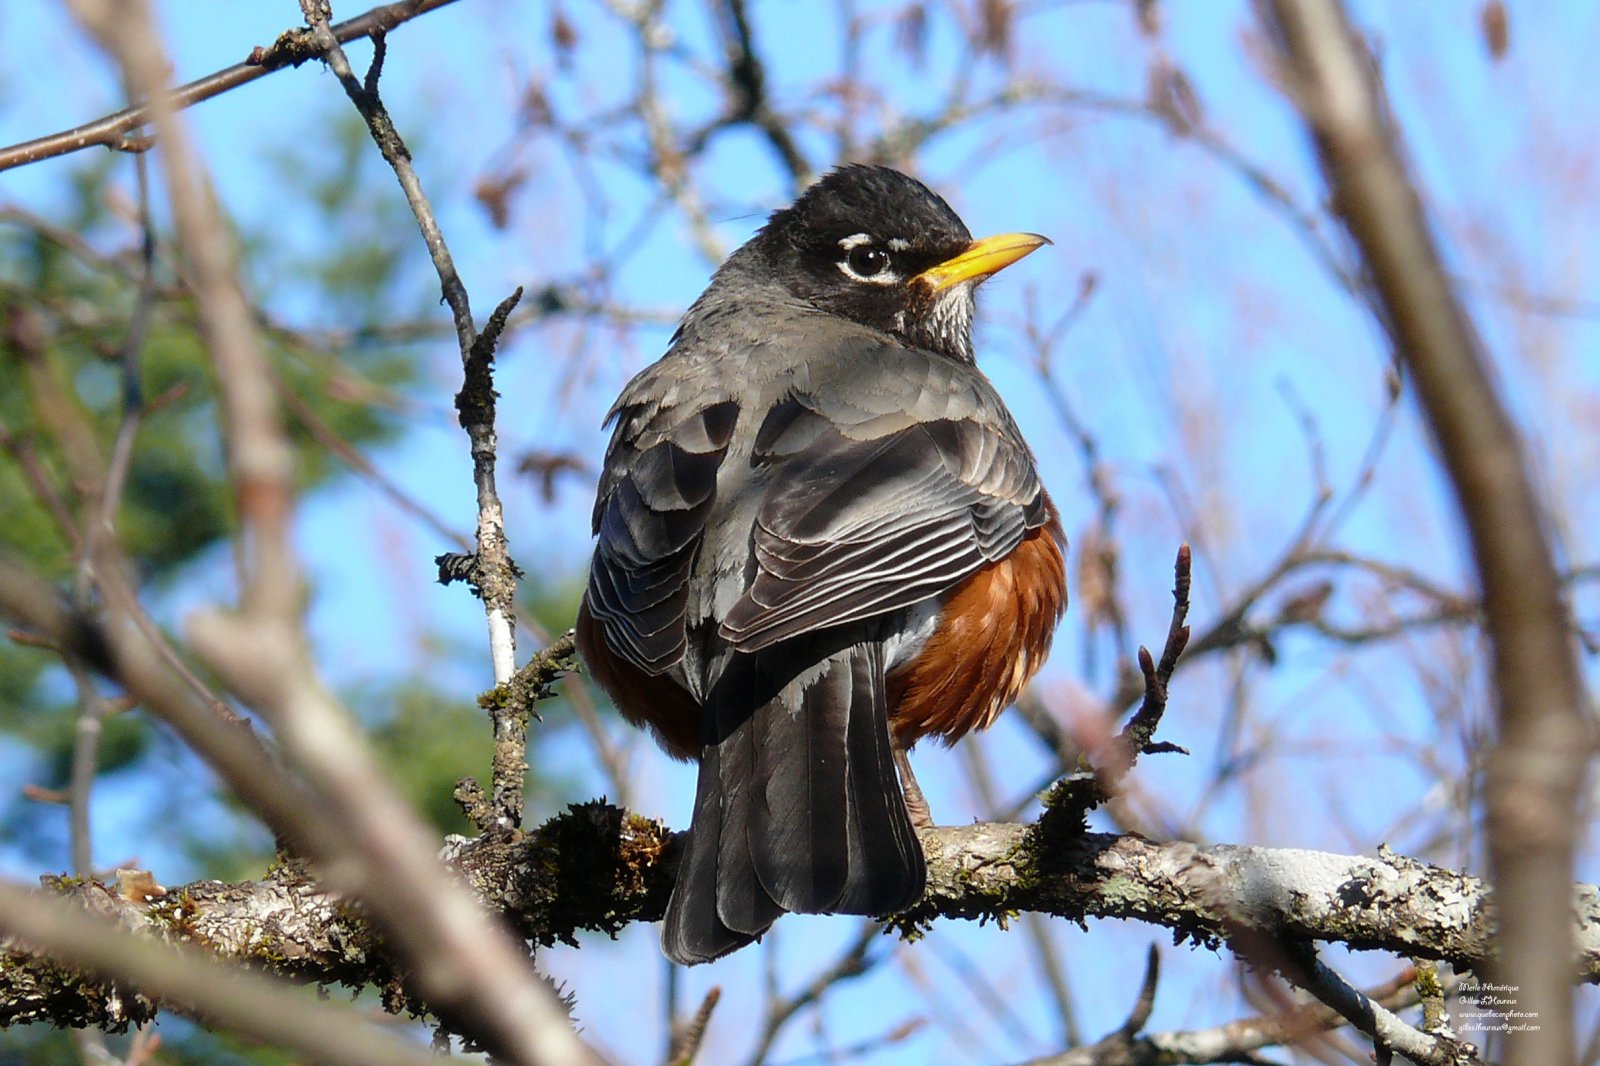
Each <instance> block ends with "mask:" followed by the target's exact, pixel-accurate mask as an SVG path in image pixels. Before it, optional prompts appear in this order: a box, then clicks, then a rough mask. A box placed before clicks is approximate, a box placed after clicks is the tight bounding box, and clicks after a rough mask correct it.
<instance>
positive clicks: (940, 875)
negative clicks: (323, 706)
mask: <svg viewBox="0 0 1600 1066" xmlns="http://www.w3.org/2000/svg"><path fill="white" fill-rule="evenodd" d="M921 838H922V844H923V847H924V849H925V850H926V852H927V855H928V892H927V895H926V897H925V898H924V899H923V901H922V902H921V903H919V904H918V905H917V906H916V907H914V908H912V910H911V911H909V912H907V913H906V914H903V915H899V916H896V917H895V918H893V919H892V920H891V926H892V927H895V928H899V929H901V930H902V931H914V930H919V929H924V928H926V927H927V926H928V925H929V924H930V923H932V922H933V921H935V920H938V919H941V918H946V919H947V918H967V919H979V920H990V919H993V920H997V921H1000V922H1005V921H1009V920H1010V919H1011V918H1012V917H1014V916H1015V915H1016V914H1017V913H1018V912H1021V911H1038V912H1041V913H1044V914H1050V915H1054V916H1056V917H1059V918H1066V919H1068V920H1071V921H1079V922H1081V921H1086V920H1087V919H1089V918H1123V919H1133V920H1138V921H1143V922H1148V923H1149V924H1151V925H1156V926H1160V927H1162V928H1164V929H1167V930H1170V931H1171V932H1172V933H1173V934H1175V935H1176V936H1177V937H1178V938H1179V939H1187V940H1189V941H1191V942H1193V943H1195V944H1199V945H1206V946H1216V945H1220V944H1223V943H1225V942H1228V941H1229V940H1230V939H1234V938H1238V937H1240V936H1242V935H1246V934H1248V935H1250V936H1251V937H1253V938H1256V939H1260V938H1263V937H1268V938H1272V939H1275V940H1277V941H1280V942H1285V943H1295V942H1301V943H1309V942H1314V941H1326V942H1331V943H1342V944H1346V945H1349V946H1351V947H1354V948H1360V949H1367V950H1378V951H1387V952H1390V953H1393V954H1396V955H1400V956H1410V957H1422V958H1430V959H1440V960H1443V961H1447V962H1449V963H1451V964H1452V965H1453V966H1454V967H1455V968H1456V969H1458V970H1465V969H1477V968H1480V967H1482V966H1484V965H1485V963H1486V962H1487V961H1488V960H1489V955H1490V951H1491V947H1490V945H1491V942H1492V938H1493V921H1494V913H1493V908H1492V906H1491V902H1490V893H1489V890H1488V888H1487V887H1486V886H1485V884H1484V883H1483V882H1482V881H1480V880H1479V879H1477V878H1474V877H1470V876H1467V875H1465V874H1461V873H1457V872H1455V871H1452V870H1446V869H1442V868H1440V867H1436V866H1430V865H1428V864H1426V863H1421V862H1417V861H1415V860H1412V859H1407V858H1403V857H1401V856H1398V855H1394V854H1392V853H1388V852H1384V853H1382V854H1380V855H1379V856H1378V857H1376V858H1366V857H1362V856H1352V855H1336V854H1330V853H1326V852H1315V851H1301V850H1295V849H1287V848H1256V847H1233V846H1227V845H1218V846H1213V847H1198V846H1196V845H1192V844H1184V843H1173V844H1156V843H1153V842H1151V841H1149V840H1145V839H1143V838H1141V837H1138V836H1133V835H1128V836H1114V835H1110V834H1099V833H1091V834H1086V835H1085V836H1083V837H1081V838H1080V839H1078V840H1076V841H1074V842H1071V843H1068V844H1064V845H1059V846H1052V847H1051V848H1050V849H1049V850H1044V849H1043V848H1042V846H1041V843H1040V835H1039V834H1038V833H1037V832H1036V831H1035V827H1032V826H1026V825H1016V824H1005V823H993V822H988V823H979V824H976V825H970V826H960V827H953V828H938V829H930V830H925V831H923V832H922V833H921ZM445 857H446V859H447V861H448V862H449V863H450V865H451V866H452V867H453V868H454V869H455V870H456V871H457V872H458V873H459V874H460V875H461V876H462V878H463V879H464V880H465V881H466V882H467V883H468V884H470V885H471V886H472V888H473V890H474V891H475V892H476V893H477V894H478V896H479V898H480V899H482V900H483V901H484V903H485V905H486V906H488V907H489V908H490V909H491V910H494V911H498V912H500V913H501V914H503V915H504V916H505V918H506V920H507V921H509V922H510V923H511V924H512V925H513V926H514V927H515V928H516V929H517V931H518V932H519V933H520V934H521V935H523V936H526V937H528V938H529V939H531V940H533V941H535V942H537V943H540V944H547V945H548V944H555V943H558V942H560V943H573V942H575V941H576V939H577V936H578V934H579V933H580V932H582V931H585V930H587V931H593V932H601V933H606V934H610V935H615V934H616V933H617V932H619V931H620V930H621V929H623V928H625V927H626V926H628V925H629V924H631V923H634V922H650V921H657V920H659V919H660V917H661V915H662V914H663V912H664V911H665V909H666V902H667V896H668V894H669V893H670V891H671V887H672V877H673V874H674V870H675V866H676V863H677V837H676V835H675V834H673V833H671V832H669V831H668V830H666V829H665V828H664V827H663V826H662V825H661V824H660V823H658V822H654V821H651V820H649V819H645V818H641V817H639V816H637V815H632V814H629V813H627V812H625V811H623V810H621V809H619V808H616V807H612V806H610V805H608V804H605V803H600V802H596V803H589V804H583V805H578V806H573V807H572V808H570V809H569V810H568V812H567V813H566V814H563V815H561V816H559V817H557V818H554V819H552V820H551V821H550V822H547V823H546V824H545V825H544V826H542V827H540V828H539V829H537V830H534V831H532V832H530V833H528V834H527V835H526V836H525V837H524V838H523V839H522V840H520V841H517V842H511V841H506V840H494V839H490V838H486V837H485V838H478V839H475V840H465V839H462V838H454V839H453V841H452V842H451V843H450V844H449V845H448V846H447V848H446V855H445ZM166 898H167V899H168V900H181V901H182V906H181V912H182V917H181V920H178V919H176V918H175V917H174V914H173V911H172V907H171V906H170V905H163V906H162V907H157V908H149V907H133V906H131V905H130V906H128V907H126V908H124V911H125V913H123V914H121V915H120V917H121V918H122V919H123V921H124V923H125V924H129V925H131V926H133V927H135V928H147V929H151V930H153V931H159V932H161V933H163V934H164V935H167V936H174V935H176V936H178V937H180V938H184V939H189V940H192V941H194V942H197V943H202V944H205V945H207V946H208V947H209V948H210V949H211V950H212V951H213V952H214V953H216V954H217V955H219V956H221V957H223V958H229V959H235V960H240V961H247V962H249V963H250V964H251V965H252V966H255V967H259V968H264V969H267V970H270V971H273V972H275V973H277V974H279V975H280V976H283V977H286V978H290V979H292V980H297V981H316V982H320V983H339V984H351V983H360V982H363V981H366V982H372V983H376V984H379V985H382V984H385V983H387V982H388V981H390V980H391V979H392V977H393V970H392V967H391V965H390V963H389V962H388V961H387V956H386V953H385V952H384V951H383V950H382V945H381V943H380V941H379V940H378V934H377V932H376V930H375V928H374V927H373V926H372V925H370V924H369V923H367V922H365V921H363V920H362V919H361V918H360V917H359V914H358V912H357V911H354V910H352V909H351V908H350V907H348V906H346V905H343V904H341V903H340V901H339V899H338V897H337V896H334V895H332V894H330V893H327V892H326V891H324V890H322V889H320V888H319V887H318V886H317V885H315V884H314V883H312V882H311V881H310V879H309V878H308V876H307V875H306V873H305V872H304V871H303V870H301V869H299V868H298V867H294V866H287V867H282V868H279V869H276V870H274V871H273V873H272V874H271V875H269V876H268V877H267V878H265V879H263V880H260V881H252V882H245V883H242V884H223V883H221V882H216V881H202V882H196V883H194V884H192V885H186V886H183V887H179V888H173V889H169V890H168V893H167V897H166ZM1564 913H1566V914H1570V915H1572V916H1573V920H1572V926H1571V930H1572V936H1573V937H1574V939H1575V940H1576V941H1577V943H1578V944H1579V945H1580V955H1579V959H1578V965H1577V969H1576V970H1575V971H1574V972H1572V973H1570V974H1568V977H1569V978H1570V979H1573V980H1579V981H1583V982H1586V983H1590V984H1600V890H1597V889H1596V888H1595V886H1593V885H1577V886H1574V887H1572V888H1571V889H1570V890H1569V906H1568V907H1567V908H1566V909H1565V910H1564ZM54 965H56V964H55V963H52V962H50V961H49V960H48V959H38V958H34V959H22V958H16V959H13V960H11V964H10V965H7V966H4V967H0V1024H5V1023H6V1021H7V1020H8V1019H15V1018H16V1017H18V1012H19V1010H21V1009H22V1008H21V1006H20V1005H19V997H21V996H22V995H23V994H24V991H25V989H26V988H28V987H31V985H30V984H28V982H32V981H34V980H35V979H36V976H37V974H38V972H39V971H40V970H41V969H48V968H49V967H51V966H54ZM29 1009H34V1010H37V1009H39V1008H38V1007H37V1006H36V1005H33V1006H30V1007H29ZM72 1010H73V1011H75V1012H80V1013H79V1014H76V1015H73V1016H77V1017H82V1014H81V1012H83V1011H90V1012H91V1014H92V1012H93V1010H94V1007H93V1004H91V1003H85V1002H81V1001H80V1002H76V1003H74V1004H73V1005H72ZM87 1020H89V1021H92V1022H94V1023H96V1024H98V1023H100V1022H102V1021H106V1020H109V1019H107V1018H106V1017H105V1015H104V1014H103V1013H102V1014H100V1015H96V1016H94V1017H92V1018H89V1019H87ZM80 1024H81V1022H80Z"/></svg>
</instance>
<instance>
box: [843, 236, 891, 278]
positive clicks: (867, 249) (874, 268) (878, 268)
mask: <svg viewBox="0 0 1600 1066" xmlns="http://www.w3.org/2000/svg"><path fill="white" fill-rule="evenodd" d="M845 262H846V263H848V264H849V266H850V271H851V273H853V274H855V275H856V276H857V277H862V278H870V277H872V276H873V275H874V274H881V273H883V272H884V271H885V270H887V269H888V267H889V253H888V252H885V251H884V250H883V249H881V248H874V247H872V245H870V244H861V245H857V246H856V247H854V248H852V249H850V254H849V255H848V256H847V257H846V259H845Z"/></svg>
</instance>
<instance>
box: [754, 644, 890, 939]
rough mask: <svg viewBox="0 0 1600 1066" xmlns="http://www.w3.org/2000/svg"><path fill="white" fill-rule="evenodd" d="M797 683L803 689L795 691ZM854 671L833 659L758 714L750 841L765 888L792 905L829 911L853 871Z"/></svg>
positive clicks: (803, 909)
mask: <svg viewBox="0 0 1600 1066" xmlns="http://www.w3.org/2000/svg"><path fill="white" fill-rule="evenodd" d="M796 690H798V691H796ZM851 696H852V693H851V690H850V686H849V671H848V669H847V668H845V667H843V666H842V665H841V664H829V665H828V667H827V669H826V672H825V673H824V674H823V675H822V676H821V677H818V678H817V679H816V680H814V681H811V682H810V683H809V684H804V685H802V684H800V683H798V682H796V683H793V684H791V685H790V686H789V688H788V689H786V690H785V691H784V692H783V693H781V694H780V695H779V696H778V698H777V699H776V700H774V701H773V702H772V703H770V704H768V705H767V706H765V707H763V708H761V709H760V710H759V711H757V712H756V713H755V715H754V716H753V717H752V722H753V723H754V724H755V725H756V727H757V729H758V730H759V732H760V740H759V742H758V744H757V746H756V750H755V755H756V764H755V783H756V786H757V787H756V788H755V789H754V790H753V794H752V796H751V803H750V806H751V819H750V825H749V830H750V832H749V848H750V856H751V859H752V860H753V863H754V867H755V872H756V876H757V877H758V878H759V879H760V881H761V885H762V887H763V888H764V889H765V890H766V892H767V894H768V895H769V896H770V898H772V899H773V900H774V901H776V902H777V904H778V905H779V906H780V907H782V908H783V909H784V910H786V911H801V912H812V913H815V912H818V911H826V910H829V909H830V908H831V907H832V906H833V904H834V902H835V901H836V900H838V898H839V895H840V893H842V892H843V891H844V888H845V883H846V880H847V879H848V877H849V874H850V855H849V850H848V842H849V830H848V818H847V815H848V811H847V807H848V805H847V804H846V803H844V802H842V801H843V800H844V799H845V796H846V789H847V784H846V780H847V775H848V769H847V767H846V744H845V730H846V727H847V723H848V721H849V719H850V716H851V714H852V713H856V714H862V713H866V712H870V710H871V708H870V707H869V708H863V709H860V710H857V709H855V708H853V707H852V703H851Z"/></svg>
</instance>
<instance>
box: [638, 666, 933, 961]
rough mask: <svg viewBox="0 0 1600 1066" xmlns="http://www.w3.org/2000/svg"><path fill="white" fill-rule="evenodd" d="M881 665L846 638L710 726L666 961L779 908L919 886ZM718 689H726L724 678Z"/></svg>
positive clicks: (837, 904) (693, 957)
mask: <svg viewBox="0 0 1600 1066" xmlns="http://www.w3.org/2000/svg"><path fill="white" fill-rule="evenodd" d="M883 673H884V665H883V654H882V649H881V648H880V647H879V646H878V645H877V644H876V643H866V644H859V645H856V646H853V647H850V648H846V649H845V650H843V651H840V652H838V653H837V654H835V655H833V656H832V657H830V658H829V659H828V660H827V661H826V662H825V663H824V664H823V666H822V669H821V672H820V673H817V672H810V673H808V675H807V676H805V677H803V678H797V679H795V680H793V681H790V682H789V683H788V684H787V685H785V686H783V688H782V689H781V691H779V692H778V693H777V694H776V696H775V697H773V698H770V699H768V700H767V701H766V702H764V703H762V704H761V705H760V706H758V707H757V708H756V709H755V710H754V712H753V713H749V714H747V715H745V716H744V717H743V720H739V721H737V722H736V724H734V723H730V722H728V721H724V722H722V723H721V724H719V725H716V726H715V734H714V735H716V736H720V737H721V739H719V740H715V741H714V742H712V743H708V744H706V745H705V747H704V750H703V752H702V756H701V760H700V776H699V782H698V785H697V789H696V794H695V811H694V821H693V823H692V824H691V826H690V830H689V840H688V843H687V846H686V849H685V851H684V855H683V860H682V863H681V864H680V866H679V869H678V880H677V884H676V886H675V887H674V889H673V893H672V900H671V902H670V904H669V905H668V907H667V916H666V922H665V925H664V927H663V929H662V945H663V948H664V949H665V951H666V953H667V955H668V956H669V957H670V958H672V959H673V960H674V961H676V962H680V963H685V964H688V963H695V962H705V961H708V960H710V959H714V958H718V957H720V956H722V955H725V954H727V953H728V952H730V951H733V950H735V949H737V948H739V947H742V946H743V945H745V944H747V943H749V942H750V941H752V940H754V939H755V938H756V937H758V936H760V935H761V934H762V933H763V932H765V931H766V930H767V928H768V927H769V926H771V924H772V923H773V922H774V921H776V920H777V918H778V916H779V915H781V914H783V913H784V912H785V911H796V912H806V913H843V914H887V913H890V912H893V911H896V910H900V909H903V908H905V907H907V906H909V905H910V904H911V903H913V902H915V901H916V900H917V899H918V898H920V897H921V895H922V891H923V886H924V882H925V879H926V866H925V863H924V860H923V856H922V848H921V845H920V844H919V843H918V841H917V838H916V833H915V831H914V830H913V829H912V827H911V820H910V817H909V816H908V815H907V813H906V809H905V801H904V798H903V796H902V794H901V791H900V785H899V780H898V778H897V776H896V773H895V768H894V759H893V752H892V750H891V748H890V743H889V725H888V710H887V704H886V696H885V688H884V679H883ZM719 689H720V690H721V693H722V698H723V699H726V698H727V696H728V693H729V692H730V690H732V687H722V686H719ZM746 691H748V689H747V690H746ZM767 691H769V692H770V691H771V690H770V689H768V690H767ZM722 710H727V708H722ZM717 717H718V715H717V714H716V713H715V712H713V713H712V714H710V715H708V721H709V722H713V723H715V721H716V718H717ZM730 725H731V728H729V726H730Z"/></svg>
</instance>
